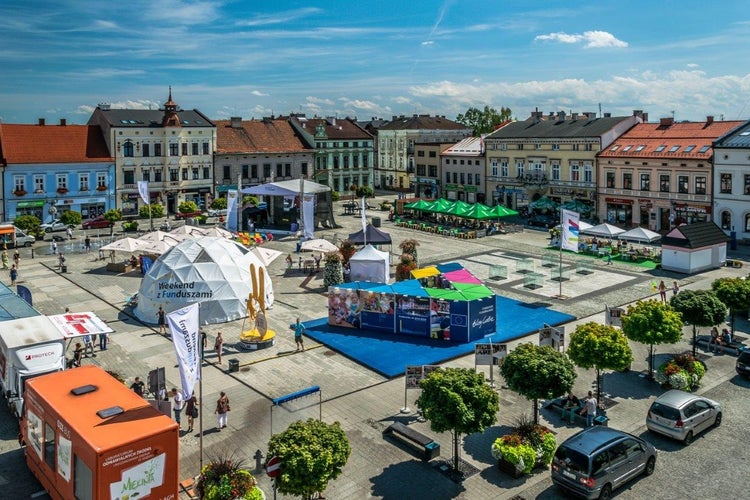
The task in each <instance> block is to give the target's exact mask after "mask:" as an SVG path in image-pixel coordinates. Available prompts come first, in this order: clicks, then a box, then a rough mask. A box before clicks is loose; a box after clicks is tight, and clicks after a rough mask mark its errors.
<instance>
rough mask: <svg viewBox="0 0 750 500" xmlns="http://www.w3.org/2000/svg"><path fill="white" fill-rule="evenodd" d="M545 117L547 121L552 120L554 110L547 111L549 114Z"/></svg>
mask: <svg viewBox="0 0 750 500" xmlns="http://www.w3.org/2000/svg"><path fill="white" fill-rule="evenodd" d="M547 119H548V120H549V121H552V120H554V119H555V112H554V111H550V112H549V115H548V116H547Z"/></svg>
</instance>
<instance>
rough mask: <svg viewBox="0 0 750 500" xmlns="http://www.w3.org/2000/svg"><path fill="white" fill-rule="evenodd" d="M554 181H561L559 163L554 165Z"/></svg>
mask: <svg viewBox="0 0 750 500" xmlns="http://www.w3.org/2000/svg"><path fill="white" fill-rule="evenodd" d="M552 180H553V181H559V180H560V164H559V163H553V164H552Z"/></svg>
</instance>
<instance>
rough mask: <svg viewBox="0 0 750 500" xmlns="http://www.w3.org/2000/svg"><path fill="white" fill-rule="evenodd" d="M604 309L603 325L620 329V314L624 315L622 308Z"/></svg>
mask: <svg viewBox="0 0 750 500" xmlns="http://www.w3.org/2000/svg"><path fill="white" fill-rule="evenodd" d="M605 307H606V310H605V316H604V320H605V324H607V325H609V326H615V327H617V328H620V327H622V313H624V312H625V310H624V309H623V308H622V307H609V306H605Z"/></svg>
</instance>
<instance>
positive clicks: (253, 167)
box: [250, 165, 258, 179]
mask: <svg viewBox="0 0 750 500" xmlns="http://www.w3.org/2000/svg"><path fill="white" fill-rule="evenodd" d="M250 178H251V179H257V178H258V165H250Z"/></svg>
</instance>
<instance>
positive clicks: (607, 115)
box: [604, 113, 612, 118]
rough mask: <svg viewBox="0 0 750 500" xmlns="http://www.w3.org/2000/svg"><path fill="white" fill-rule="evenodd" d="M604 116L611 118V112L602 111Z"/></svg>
mask: <svg viewBox="0 0 750 500" xmlns="http://www.w3.org/2000/svg"><path fill="white" fill-rule="evenodd" d="M604 118H612V113H604Z"/></svg>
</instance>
